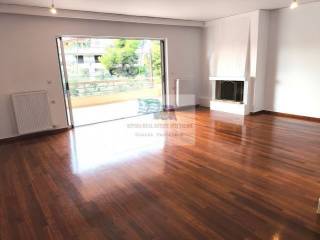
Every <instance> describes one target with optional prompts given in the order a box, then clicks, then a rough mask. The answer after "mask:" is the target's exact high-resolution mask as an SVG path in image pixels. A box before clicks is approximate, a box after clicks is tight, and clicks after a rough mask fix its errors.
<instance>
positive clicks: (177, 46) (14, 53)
mask: <svg viewBox="0 0 320 240" xmlns="http://www.w3.org/2000/svg"><path fill="white" fill-rule="evenodd" d="M0 29H1V36H0V41H1V44H0V54H1V56H0V59H1V63H0V84H1V85H0V139H1V138H7V137H12V136H16V135H17V130H16V124H15V120H14V115H13V111H12V104H11V101H10V94H11V93H14V92H20V91H33V90H43V89H45V90H48V92H49V97H50V100H55V101H56V103H55V104H54V105H51V106H50V107H51V113H52V117H53V124H55V125H56V126H57V128H63V127H65V126H66V119H65V112H64V102H63V95H62V89H61V82H60V73H59V66H58V58H57V50H56V43H55V37H56V36H59V35H90V36H119V37H146V38H165V39H166V40H167V57H168V64H167V66H168V80H169V85H170V86H169V88H170V89H169V93H173V88H174V82H175V81H174V80H175V79H176V78H179V79H181V84H185V86H188V87H185V88H184V91H185V92H184V93H183V94H195V95H196V94H197V88H198V82H199V78H200V77H199V76H200V63H201V59H200V56H201V54H200V49H201V39H202V29H201V28H197V27H182V26H165V25H150V24H135V23H121V22H108V21H94V20H76V19H64V18H59V19H58V18H52V17H39V16H38V17H37V16H24V15H10V14H0ZM48 81H51V82H52V83H51V84H48Z"/></svg>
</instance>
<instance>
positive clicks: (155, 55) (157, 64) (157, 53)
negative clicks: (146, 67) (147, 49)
mask: <svg viewBox="0 0 320 240" xmlns="http://www.w3.org/2000/svg"><path fill="white" fill-rule="evenodd" d="M151 54H152V71H153V76H154V77H160V76H161V47H160V42H159V41H152V45H151Z"/></svg>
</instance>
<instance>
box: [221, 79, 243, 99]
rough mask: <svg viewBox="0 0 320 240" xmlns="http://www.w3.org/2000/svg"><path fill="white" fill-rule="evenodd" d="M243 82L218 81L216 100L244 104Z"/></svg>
mask: <svg viewBox="0 0 320 240" xmlns="http://www.w3.org/2000/svg"><path fill="white" fill-rule="evenodd" d="M243 90H244V82H243V81H216V99H217V100H227V101H233V102H239V103H243Z"/></svg>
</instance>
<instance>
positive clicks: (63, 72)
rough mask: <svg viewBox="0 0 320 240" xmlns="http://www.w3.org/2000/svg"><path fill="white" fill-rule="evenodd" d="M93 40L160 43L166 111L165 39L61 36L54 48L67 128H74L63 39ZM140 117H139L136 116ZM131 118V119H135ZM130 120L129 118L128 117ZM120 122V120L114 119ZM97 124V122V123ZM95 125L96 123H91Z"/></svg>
mask: <svg viewBox="0 0 320 240" xmlns="http://www.w3.org/2000/svg"><path fill="white" fill-rule="evenodd" d="M68 37H70V38H71V37H72V38H95V39H130V40H157V41H159V42H160V54H161V84H162V111H166V110H167V109H168V96H167V93H168V92H169V91H168V82H167V79H168V77H167V66H168V65H167V61H168V59H167V52H166V51H167V39H166V38H145V37H115V36H112V37H105V36H103V37H101V36H85V35H61V36H57V37H56V46H57V54H58V62H59V69H60V78H61V84H62V90H63V95H64V105H65V114H66V119H67V124H68V127H70V128H74V127H75V125H74V118H73V112H72V103H71V94H70V88H69V81H68V72H67V65H66V59H65V53H64V46H63V38H68ZM137 116H140V115H137ZM137 116H133V117H137ZM128 118H130V117H128ZM114 120H120V119H114ZM108 121H113V120H106V121H103V122H108ZM97 123H98V122H97ZM92 124H96V123H92Z"/></svg>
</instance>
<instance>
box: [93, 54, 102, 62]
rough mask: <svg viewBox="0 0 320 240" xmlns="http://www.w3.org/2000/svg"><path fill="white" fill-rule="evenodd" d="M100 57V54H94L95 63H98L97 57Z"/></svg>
mask: <svg viewBox="0 0 320 240" xmlns="http://www.w3.org/2000/svg"><path fill="white" fill-rule="evenodd" d="M100 57H101V55H94V61H95V63H100V61H99V58H100Z"/></svg>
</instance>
